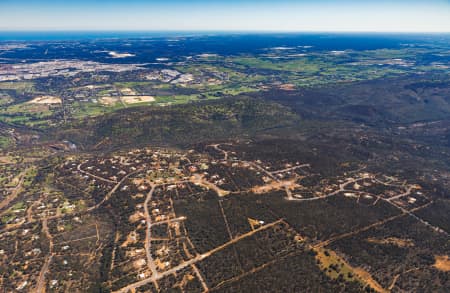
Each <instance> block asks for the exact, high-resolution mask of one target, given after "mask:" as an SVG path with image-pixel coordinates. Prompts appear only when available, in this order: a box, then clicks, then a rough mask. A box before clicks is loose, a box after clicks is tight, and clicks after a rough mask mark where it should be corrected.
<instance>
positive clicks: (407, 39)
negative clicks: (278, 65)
mask: <svg viewBox="0 0 450 293" xmlns="http://www.w3.org/2000/svg"><path fill="white" fill-rule="evenodd" d="M148 39H152V40H153V41H155V42H154V44H155V46H154V47H153V48H152V49H153V50H154V51H155V50H156V51H155V52H154V53H155V54H157V55H159V57H160V56H162V55H161V54H163V53H164V51H161V52H157V49H158V48H159V49H161V50H162V49H164V50H165V51H167V50H170V51H174V50H175V47H174V45H173V44H172V45H170V46H167V40H175V39H176V40H178V41H182V42H181V43H183V45H182V46H179V48H178V49H179V51H180V52H179V53H180V54H197V53H204V52H208V53H217V54H238V53H242V52H247V53H252V52H260V50H261V49H264V48H276V47H302V46H305V47H306V46H310V47H311V48H313V50H319V51H320V50H347V49H353V50H375V49H382V48H387V49H395V48H399V47H402V46H405V45H408V44H414V45H420V44H421V43H428V44H433V45H435V44H437V43H439V42H442V43H445V44H448V42H449V41H450V35H449V34H382V33H370V34H368V33H254V32H253V33H249V32H241V33H236V32H142V31H134V32H131V31H130V32H107V31H102V32H92V31H91V32H82V31H78V32H76V31H70V32H62V31H59V32H54V31H53V32H42V31H41V32H36V31H35V32H23V31H21V32H17V31H16V32H12V31H0V43H6V42H9V43H10V42H37V43H39V42H40V43H42V42H71V41H80V42H97V41H98V42H110V41H111V40H112V41H113V42H114V44H113V46H112V50H114V49H115V48H117V47H114V46H116V45H117V44H120V41H121V40H137V41H138V42H134V44H135V45H137V46H139V45H142V44H144V43H145V42H143V43H141V42H139V40H148ZM116 40H117V41H119V43H116V42H115V41H116ZM110 43H111V42H110ZM147 43H148V42H147ZM164 43H165V44H166V45H164ZM183 50H184V51H183ZM182 51H183V52H182ZM155 56H156V55H155ZM155 56H153V57H155ZM156 57H158V56H156Z"/></svg>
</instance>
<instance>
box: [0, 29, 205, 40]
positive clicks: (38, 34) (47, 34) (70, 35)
mask: <svg viewBox="0 0 450 293" xmlns="http://www.w3.org/2000/svg"><path fill="white" fill-rule="evenodd" d="M193 34H198V33H195V32H193V33H186V32H108V31H99V32H95V31H94V32H92V31H90V32H85V31H56V32H55V31H33V32H26V31H0V41H3V42H12V41H24V42H27V41H28V42H30V41H81V40H96V39H130V38H162V37H174V36H188V35H193Z"/></svg>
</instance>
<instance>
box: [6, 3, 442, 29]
mask: <svg viewBox="0 0 450 293" xmlns="http://www.w3.org/2000/svg"><path fill="white" fill-rule="evenodd" d="M0 30H149V31H151V30H154V31H165V30H174V31H380V32H384V31H387V32H450V0H423V1H419V0H410V1H406V0H396V1H387V0H378V1H375V0H359V1H358V0H343V1H339V0H314V1H312V0H297V1H294V0H278V1H276V0H272V1H269V0H241V1H237V0H228V1H224V0H208V1H205V0H192V1H182V0H165V1H161V0H153V1H152V0H126V1H119V0H110V1H107V0H90V1H88V0H77V1H71V0H60V1H57V0H0Z"/></svg>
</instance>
